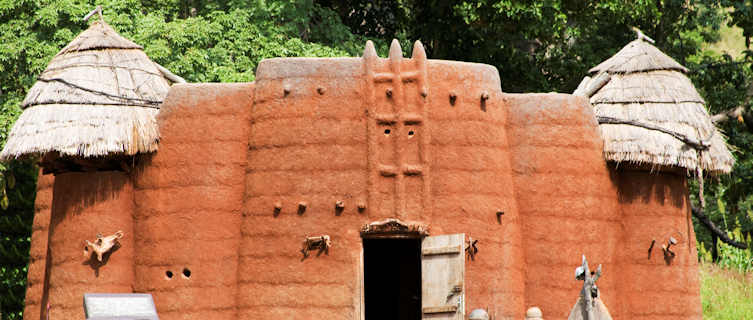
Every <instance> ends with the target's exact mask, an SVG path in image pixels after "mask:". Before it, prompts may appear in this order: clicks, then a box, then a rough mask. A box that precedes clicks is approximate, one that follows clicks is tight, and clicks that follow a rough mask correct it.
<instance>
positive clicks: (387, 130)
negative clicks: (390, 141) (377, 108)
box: [384, 129, 392, 135]
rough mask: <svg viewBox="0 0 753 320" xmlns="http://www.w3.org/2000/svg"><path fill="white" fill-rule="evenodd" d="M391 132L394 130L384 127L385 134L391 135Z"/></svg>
mask: <svg viewBox="0 0 753 320" xmlns="http://www.w3.org/2000/svg"><path fill="white" fill-rule="evenodd" d="M390 132H392V131H390V129H384V134H385V135H389V134H390Z"/></svg>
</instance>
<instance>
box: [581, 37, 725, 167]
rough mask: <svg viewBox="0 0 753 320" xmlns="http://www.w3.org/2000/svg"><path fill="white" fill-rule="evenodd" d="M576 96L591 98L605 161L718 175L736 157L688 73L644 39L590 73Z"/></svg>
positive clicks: (629, 45) (630, 44) (631, 43)
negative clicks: (676, 168)
mask: <svg viewBox="0 0 753 320" xmlns="http://www.w3.org/2000/svg"><path fill="white" fill-rule="evenodd" d="M589 72H590V73H591V74H592V75H594V77H593V79H591V78H589V77H586V79H584V81H583V82H581V85H580V86H578V89H577V90H576V92H575V94H576V95H584V96H587V97H588V98H589V99H590V102H591V104H592V105H593V107H594V113H595V115H596V117H597V119H598V120H599V124H600V129H601V134H602V138H603V139H604V155H605V157H606V159H607V160H610V161H615V162H617V163H620V162H629V163H634V164H641V165H648V166H650V167H652V168H657V167H661V166H664V167H682V168H686V169H689V170H696V169H698V167H699V166H700V169H702V170H706V171H711V172H714V173H728V172H730V171H731V170H732V165H733V164H734V158H733V157H732V154H731V153H730V152H729V149H728V148H727V144H726V142H725V138H724V137H723V136H722V134H721V133H720V132H719V131H718V130H717V129H716V127H714V124H713V123H712V122H711V118H710V116H709V113H708V111H707V110H706V108H705V107H704V104H705V102H704V100H703V98H702V97H701V96H700V95H699V94H698V92H697V91H696V89H695V87H694V86H693V83H692V82H691V81H690V79H689V78H688V77H687V76H686V75H685V73H687V72H688V70H687V69H686V68H685V67H683V66H682V65H680V64H679V63H677V62H676V61H675V60H673V59H672V58H671V57H669V56H667V55H666V54H664V53H663V52H661V51H659V49H657V48H656V47H654V46H653V45H651V44H650V43H648V42H647V41H646V40H644V39H642V38H641V39H637V40H634V41H632V42H630V43H629V44H628V45H627V46H625V47H624V48H623V49H622V50H620V51H619V52H617V54H615V55H614V56H612V57H611V58H609V59H607V60H606V61H604V62H602V63H601V64H599V65H598V66H596V67H594V68H592V69H591V70H589Z"/></svg>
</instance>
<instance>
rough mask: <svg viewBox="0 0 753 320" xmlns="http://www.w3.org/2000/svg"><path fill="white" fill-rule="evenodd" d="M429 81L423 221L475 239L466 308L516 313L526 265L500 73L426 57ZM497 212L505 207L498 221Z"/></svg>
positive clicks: (521, 304)
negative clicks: (427, 199) (427, 190)
mask: <svg viewBox="0 0 753 320" xmlns="http://www.w3.org/2000/svg"><path fill="white" fill-rule="evenodd" d="M429 84H430V86H431V87H430V95H429V98H430V105H431V108H430V110H429V122H428V129H430V131H431V132H430V133H431V156H432V158H431V160H432V163H431V182H432V183H431V203H432V205H433V206H432V208H431V211H430V212H431V213H430V215H429V216H428V217H427V218H426V221H427V222H428V223H429V224H430V225H431V226H432V232H433V234H453V233H465V234H466V239H467V238H469V237H471V238H473V239H474V240H478V241H479V242H478V248H479V253H478V255H477V256H476V258H475V259H473V260H471V259H469V258H467V259H466V274H465V284H466V312H467V313H470V311H472V310H473V309H477V308H481V309H487V308H488V311H489V314H490V315H491V316H493V317H495V319H504V318H520V317H521V315H523V314H525V309H524V306H525V305H524V296H525V291H524V287H523V286H524V275H525V268H526V266H525V265H524V263H522V261H525V259H524V257H523V245H522V239H521V232H520V223H521V218H520V215H519V212H518V208H519V205H517V204H516V200H515V193H514V189H515V188H517V186H514V184H513V177H512V175H511V172H512V170H511V164H510V157H511V154H512V150H511V148H510V145H509V142H508V139H509V138H508V134H507V126H508V125H509V122H508V119H507V116H508V112H509V111H510V110H511V109H510V108H509V106H508V105H507V104H506V103H505V101H504V96H505V95H504V94H503V93H502V92H501V91H500V90H499V88H500V83H499V74H498V73H497V70H496V69H495V68H493V67H490V66H487V65H481V64H469V63H457V62H447V61H434V60H431V61H430V63H429ZM450 95H455V96H456V99H455V103H454V105H453V104H451V103H450ZM484 95H489V99H488V100H485V99H483V98H482V96H484ZM497 211H503V212H504V215H503V216H501V218H500V219H499V220H498V219H497Z"/></svg>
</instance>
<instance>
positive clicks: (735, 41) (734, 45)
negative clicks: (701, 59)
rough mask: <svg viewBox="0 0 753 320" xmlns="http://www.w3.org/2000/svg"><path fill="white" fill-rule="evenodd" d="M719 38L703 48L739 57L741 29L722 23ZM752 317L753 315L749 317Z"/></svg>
mask: <svg viewBox="0 0 753 320" xmlns="http://www.w3.org/2000/svg"><path fill="white" fill-rule="evenodd" d="M719 33H720V34H721V39H719V42H716V43H708V44H706V45H705V46H704V49H707V50H713V51H715V52H717V53H719V54H724V53H726V54H729V55H730V56H732V58H735V59H737V58H739V57H741V56H742V55H743V51H744V50H745V37H744V36H743V29H741V28H739V27H730V26H727V25H726V24H723V25H722V26H721V28H720V30H719ZM751 318H753V317H751Z"/></svg>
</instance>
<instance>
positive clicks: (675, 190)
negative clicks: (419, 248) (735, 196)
mask: <svg viewBox="0 0 753 320" xmlns="http://www.w3.org/2000/svg"><path fill="white" fill-rule="evenodd" d="M393 51H395V50H393ZM396 51H397V52H399V50H396ZM499 87H500V83H499V75H498V73H497V71H496V69H495V68H493V67H491V66H486V65H480V64H471V63H459V62H448V61H435V60H426V59H425V57H423V55H422V54H421V53H419V54H418V55H417V56H416V57H415V58H413V59H402V58H398V57H397V55H392V57H391V58H390V59H381V58H377V57H375V56H374V55H369V54H368V52H367V57H366V58H364V59H361V58H343V59H271V60H265V61H262V63H261V64H260V65H259V69H258V73H257V82H256V84H183V85H175V86H174V87H173V88H172V89H171V91H170V93H169V96H168V97H167V99H166V100H165V103H164V104H163V105H162V108H161V111H160V114H159V117H158V121H159V124H160V131H161V141H160V149H159V151H158V152H157V153H156V154H154V155H151V156H144V157H142V158H141V159H140V163H139V167H138V168H137V170H135V171H134V172H131V173H130V176H129V175H127V174H125V173H117V172H92V173H66V174H60V175H58V176H57V177H56V178H55V186H54V195H53V199H52V200H51V201H52V203H53V204H52V208H51V216H52V217H51V222H50V227H49V230H50V231H49V246H48V247H49V250H46V252H47V254H46V258H45V254H44V252H45V247H46V246H47V245H46V244H45V242H44V241H45V239H44V236H41V237H40V235H39V234H40V233H42V234H43V233H44V226H45V223H46V222H45V219H50V218H45V215H44V212H45V211H44V210H46V209H44V203H45V201H46V200H45V194H47V196H48V200H47V201H50V200H49V191H45V190H46V189H44V186H45V185H44V182H45V181H46V180H44V179H40V196H39V197H38V199H37V207H38V211H39V213H38V216H37V217H36V218H35V219H36V220H35V235H34V242H33V247H32V265H31V267H30V276H29V277H30V284H31V285H30V288H29V290H28V292H29V293H28V295H29V297H30V299H29V304H28V305H27V309H30V311H29V313H28V314H27V315H26V317H27V319H32V318H34V319H36V318H39V317H40V313H39V311H38V310H40V309H41V307H42V306H43V305H44V304H45V297H44V294H40V293H39V292H40V289H39V288H40V286H39V285H38V284H39V283H40V282H41V281H43V280H44V272H43V270H41V269H40V268H41V266H43V265H44V264H45V263H46V264H47V265H48V266H49V269H48V272H47V275H48V277H47V279H48V280H49V285H48V286H47V287H46V288H47V289H46V291H45V289H41V291H45V292H47V294H48V295H49V301H50V303H51V304H52V317H53V318H61V319H75V318H83V310H82V308H81V295H82V294H83V293H84V292H132V291H133V292H148V293H151V294H153V296H154V299H155V304H156V306H157V309H158V312H159V315H160V318H161V319H165V320H174V319H260V318H272V319H278V318H279V319H348V320H351V319H359V318H360V316H361V312H362V310H361V308H362V304H361V299H362V297H361V292H362V288H361V282H360V277H361V272H362V268H363V266H362V238H361V235H360V233H359V231H360V228H361V227H362V226H363V225H365V224H367V223H370V222H374V221H379V220H383V219H385V218H399V219H401V220H404V221H419V222H423V223H425V224H427V225H428V226H429V228H430V233H431V234H432V235H440V234H452V233H465V234H466V237H467V238H469V237H470V238H473V239H475V240H479V242H478V245H477V246H478V248H479V253H478V255H476V257H475V259H474V260H471V259H467V260H466V277H465V284H466V287H465V288H464V289H465V291H466V301H465V302H466V312H470V311H471V310H473V309H475V308H488V309H489V312H490V314H491V315H492V316H494V317H495V318H519V317H522V315H523V314H524V311H525V308H526V307H530V306H539V307H541V308H542V310H543V311H544V314H545V315H546V317H547V318H554V319H556V318H565V317H566V316H567V314H568V312H569V310H570V308H571V307H572V306H573V304H574V303H575V300H576V298H577V295H578V292H579V290H580V286H581V282H579V281H576V280H575V279H574V277H573V270H574V268H575V267H576V266H578V265H579V264H580V257H581V254H586V255H587V257H588V258H589V259H590V262H591V266H592V268H595V267H596V266H597V265H598V264H603V265H604V277H603V278H602V279H601V280H599V282H598V284H599V287H600V289H601V290H602V293H603V299H604V302H605V303H606V304H607V306H608V307H609V308H610V311H612V315H613V316H614V318H615V319H633V318H639V319H674V318H678V319H679V318H683V317H685V318H688V317H689V318H697V317H699V315H700V302H699V299H698V280H697V278H696V274H695V272H696V269H695V267H696V265H695V248H694V244H695V242H694V235H693V233H692V226H691V225H690V218H689V212H688V210H687V193H686V185H685V180H684V178H682V176H679V175H648V174H647V173H645V172H641V173H636V172H620V173H619V174H618V173H615V172H614V171H610V169H608V168H607V166H606V165H605V163H604V161H603V157H602V154H601V152H602V143H601V140H600V138H599V133H598V127H597V124H596V123H595V121H594V120H593V116H592V114H591V110H590V107H589V106H588V104H587V102H586V100H583V99H581V98H575V97H573V96H569V95H556V94H537V95H506V94H503V93H501V92H500V91H499ZM131 182H133V186H132V184H131ZM45 192H46V193H45ZM337 201H342V202H343V204H344V209H342V210H338V209H336V207H335V203H336V202H337ZM359 206H362V207H364V209H362V210H359V209H358V207H359ZM276 207H279V210H276V209H275V208H276ZM304 207H305V208H304ZM498 211H499V212H503V213H504V214H503V215H501V216H500V218H499V219H498V218H497V212H498ZM678 228H679V229H681V230H680V231H681V233H680V234H672V236H674V237H675V238H677V239H678V240H680V242H681V245H680V246H678V247H677V250H676V252H677V254H678V257H677V258H676V259H675V260H674V261H673V264H672V265H671V266H666V265H664V262H663V260H662V259H661V250H660V248H659V246H658V245H659V244H660V243H659V244H657V248H655V252H654V256H653V257H652V259H651V260H646V257H645V254H646V250H647V248H648V245H649V244H650V240H651V239H652V238H656V239H657V241H660V242H661V241H666V238H668V235H667V234H668V232H669V231H673V230H674V229H678ZM117 230H122V231H124V232H125V238H124V239H122V240H121V243H122V244H123V246H122V248H121V249H119V250H118V251H116V252H115V253H113V255H112V258H111V259H110V260H109V261H108V263H107V264H106V265H105V266H103V267H101V268H99V276H96V275H95V272H94V269H92V268H91V267H89V266H88V265H82V264H81V263H82V262H83V261H84V260H85V259H84V258H83V257H82V256H81V252H82V249H83V243H82V241H83V240H84V239H89V240H94V236H95V235H96V234H97V233H98V232H101V233H103V234H105V235H108V234H111V233H113V232H115V231H117ZM318 235H329V236H330V237H331V242H332V244H333V247H332V248H331V249H330V250H329V253H328V254H322V255H320V256H317V255H316V254H315V253H314V254H312V256H310V257H309V258H307V259H302V254H301V251H300V250H301V248H302V241H303V240H304V239H305V237H307V236H318ZM40 238H42V239H40ZM44 259H46V262H44ZM40 261H41V262H40ZM184 269H185V270H188V271H190V276H186V275H183V271H184ZM40 270H41V271H40ZM168 271H169V272H171V273H172V277H168V276H167V272H168ZM40 279H41V280H40ZM661 294H671V295H672V298H671V299H666V298H665V296H660V295H661ZM675 295H677V296H675ZM647 297H648V298H647ZM660 297H662V298H661V299H660ZM678 297H679V298H678ZM656 301H663V302H662V304H658V303H656ZM35 310H36V311H35ZM35 312H36V313H35Z"/></svg>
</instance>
